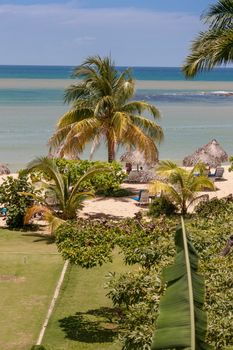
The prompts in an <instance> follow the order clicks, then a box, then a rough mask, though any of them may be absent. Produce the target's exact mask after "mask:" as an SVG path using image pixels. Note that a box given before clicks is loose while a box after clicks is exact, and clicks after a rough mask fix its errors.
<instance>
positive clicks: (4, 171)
mask: <svg viewBox="0 0 233 350" xmlns="http://www.w3.org/2000/svg"><path fill="white" fill-rule="evenodd" d="M10 173H11V172H10V169H9V168H8V167H7V166H6V165H5V164H1V163H0V175H9V174H10Z"/></svg>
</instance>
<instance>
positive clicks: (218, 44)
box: [182, 0, 233, 78]
mask: <svg viewBox="0 0 233 350" xmlns="http://www.w3.org/2000/svg"><path fill="white" fill-rule="evenodd" d="M202 19H203V20H204V22H205V23H206V24H208V25H209V28H208V30H207V31H204V32H200V33H199V35H198V37H197V38H196V39H195V40H194V41H193V44H192V47H191V53H190V55H189V56H188V57H187V58H186V61H185V64H184V65H183V68H182V69H183V72H184V74H185V76H186V77H187V78H192V77H194V76H195V75H196V74H197V73H198V72H201V71H203V70H209V69H212V68H213V67H215V66H217V65H221V64H228V63H232V62H233V0H219V1H218V2H217V3H216V4H215V5H212V6H210V7H209V9H208V10H207V12H206V13H204V15H203V16H202Z"/></svg>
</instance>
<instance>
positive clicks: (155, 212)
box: [148, 196, 177, 218]
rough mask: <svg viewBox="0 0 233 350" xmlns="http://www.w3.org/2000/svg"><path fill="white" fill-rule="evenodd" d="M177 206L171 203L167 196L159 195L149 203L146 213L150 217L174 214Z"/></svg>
mask: <svg viewBox="0 0 233 350" xmlns="http://www.w3.org/2000/svg"><path fill="white" fill-rule="evenodd" d="M176 211H177V208H176V206H175V204H174V203H172V202H171V201H170V200H169V199H168V198H167V197H165V196H161V197H159V198H155V199H154V200H153V202H152V203H150V205H149V212H148V215H149V216H152V217H155V218H157V217H159V216H160V215H166V216H171V215H174V214H175V213H176Z"/></svg>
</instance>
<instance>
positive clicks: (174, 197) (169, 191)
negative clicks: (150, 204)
mask: <svg viewBox="0 0 233 350" xmlns="http://www.w3.org/2000/svg"><path fill="white" fill-rule="evenodd" d="M149 191H150V193H153V194H165V195H166V196H167V197H168V198H169V199H170V200H171V201H172V202H175V203H176V204H177V205H180V204H181V202H182V198H181V196H180V194H179V193H178V192H177V191H176V189H175V188H174V187H173V186H171V185H169V184H166V183H164V182H162V181H153V182H151V183H150V184H149Z"/></svg>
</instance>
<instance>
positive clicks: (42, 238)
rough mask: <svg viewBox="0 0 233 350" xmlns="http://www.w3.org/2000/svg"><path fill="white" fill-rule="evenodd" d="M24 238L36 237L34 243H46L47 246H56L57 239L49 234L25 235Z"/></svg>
mask: <svg viewBox="0 0 233 350" xmlns="http://www.w3.org/2000/svg"><path fill="white" fill-rule="evenodd" d="M23 236H30V237H35V238H36V239H34V241H33V242H35V243H36V242H45V243H46V244H54V243H55V237H54V236H52V235H48V234H43V233H36V232H35V233H25V234H23Z"/></svg>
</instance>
